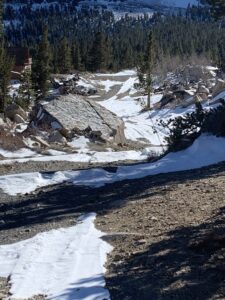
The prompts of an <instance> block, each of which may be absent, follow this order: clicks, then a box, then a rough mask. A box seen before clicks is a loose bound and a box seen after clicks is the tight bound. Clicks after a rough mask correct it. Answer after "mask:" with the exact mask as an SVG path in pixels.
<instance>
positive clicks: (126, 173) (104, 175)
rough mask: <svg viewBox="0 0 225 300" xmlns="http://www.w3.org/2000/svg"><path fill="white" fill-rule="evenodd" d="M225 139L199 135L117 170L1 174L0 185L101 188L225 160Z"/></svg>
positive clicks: (14, 189) (10, 188) (17, 189)
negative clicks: (162, 153) (146, 160)
mask: <svg viewBox="0 0 225 300" xmlns="http://www.w3.org/2000/svg"><path fill="white" fill-rule="evenodd" d="M224 148H225V138H217V137H215V136H208V135H202V136H201V137H199V138H198V139H197V140H196V141H195V142H194V144H193V145H192V146H191V147H189V148H188V149H185V150H183V151H180V152H176V153H169V154H168V155H166V156H165V157H163V158H162V159H161V160H159V161H157V162H154V163H145V164H140V165H133V166H122V167H119V168H118V169H117V172H116V173H110V172H107V171H105V170H103V169H90V170H81V171H65V172H56V173H50V174H41V173H26V174H17V175H6V176H0V188H1V189H2V190H3V191H4V192H5V193H8V194H10V195H16V194H25V193H29V192H32V191H35V190H36V189H37V188H38V187H43V186H48V185H51V184H56V183H62V182H64V181H70V182H73V183H74V184H76V185H83V186H91V187H100V186H103V185H105V184H106V183H113V182H116V181H122V180H128V179H137V178H143V177H146V176H149V175H156V174H160V173H169V172H176V171H183V170H191V169H197V168H200V167H203V166H207V165H211V164H216V163H219V162H221V161H225V152H224Z"/></svg>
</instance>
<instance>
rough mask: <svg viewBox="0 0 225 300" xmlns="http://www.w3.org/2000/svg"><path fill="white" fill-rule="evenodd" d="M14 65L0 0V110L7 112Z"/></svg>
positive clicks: (0, 0)
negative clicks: (8, 46)
mask: <svg viewBox="0 0 225 300" xmlns="http://www.w3.org/2000/svg"><path fill="white" fill-rule="evenodd" d="M12 67H13V59H12V58H10V57H9V56H8V54H7V51H6V49H5V43H4V33H3V1H2V0H0V112H1V113H4V112H5V106H6V103H7V98H8V87H9V81H10V78H11V71H12Z"/></svg>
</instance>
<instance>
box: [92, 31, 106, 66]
mask: <svg viewBox="0 0 225 300" xmlns="http://www.w3.org/2000/svg"><path fill="white" fill-rule="evenodd" d="M88 68H89V70H90V71H92V72H95V71H100V70H104V69H105V68H106V49H105V37H104V35H103V33H102V32H97V33H96V34H95V38H94V42H93V45H92V48H91V50H90V52H89V62H88Z"/></svg>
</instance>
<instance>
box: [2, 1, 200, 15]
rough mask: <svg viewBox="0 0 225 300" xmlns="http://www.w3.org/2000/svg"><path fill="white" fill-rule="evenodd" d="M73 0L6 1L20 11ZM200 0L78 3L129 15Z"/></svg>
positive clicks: (192, 3)
mask: <svg viewBox="0 0 225 300" xmlns="http://www.w3.org/2000/svg"><path fill="white" fill-rule="evenodd" d="M71 2H72V0H65V1H64V2H62V1H59V0H52V1H46V0H43V1H38V0H33V1H28V2H27V3H24V1H21V0H18V1H9V0H8V1H6V5H10V6H13V8H14V9H18V8H19V7H21V6H26V5H29V6H31V7H32V9H33V10H36V9H40V8H43V7H45V8H48V7H49V6H50V5H56V4H59V5H61V6H65V5H67V4H71ZM198 2H199V1H198V0H137V1H135V0H118V1H111V0H82V1H80V2H79V3H78V7H79V6H86V7H95V8H104V9H108V10H112V11H114V12H115V14H120V13H121V12H124V13H125V12H126V13H129V14H135V13H152V12H153V11H154V10H159V9H164V8H166V9H168V8H171V9H175V8H186V7H187V6H188V5H189V4H190V5H197V4H198Z"/></svg>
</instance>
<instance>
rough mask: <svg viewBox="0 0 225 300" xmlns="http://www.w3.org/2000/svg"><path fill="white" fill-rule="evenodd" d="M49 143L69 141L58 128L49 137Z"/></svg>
mask: <svg viewBox="0 0 225 300" xmlns="http://www.w3.org/2000/svg"><path fill="white" fill-rule="evenodd" d="M48 141H49V143H60V144H65V143H66V142H67V140H66V138H65V137H64V136H63V135H62V134H61V133H60V132H59V131H57V130H54V131H53V132H52V133H51V134H50V135H49V138H48Z"/></svg>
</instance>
